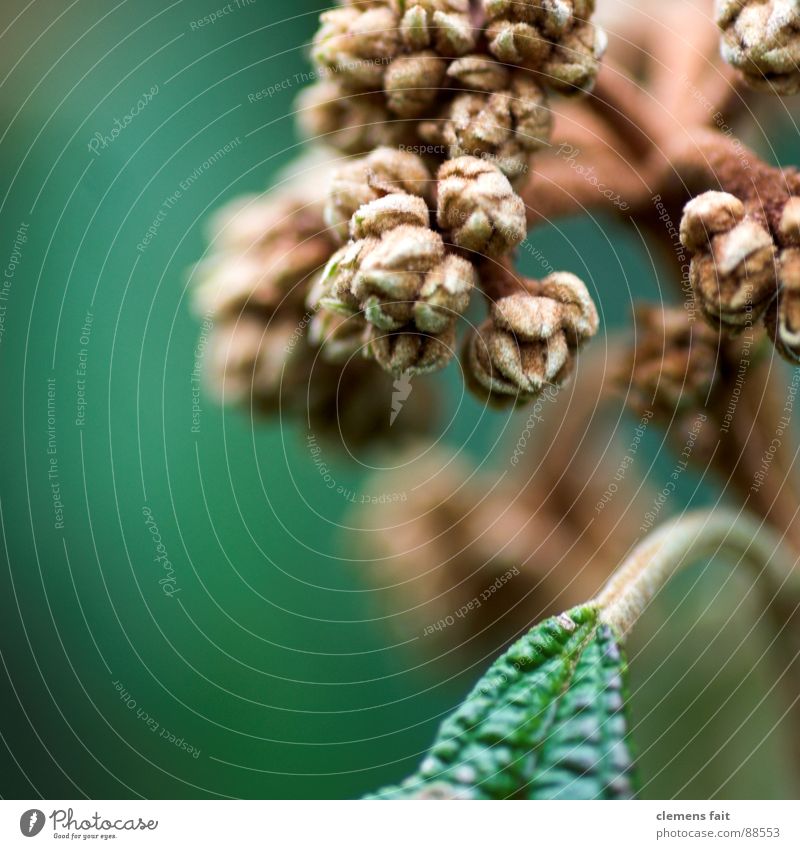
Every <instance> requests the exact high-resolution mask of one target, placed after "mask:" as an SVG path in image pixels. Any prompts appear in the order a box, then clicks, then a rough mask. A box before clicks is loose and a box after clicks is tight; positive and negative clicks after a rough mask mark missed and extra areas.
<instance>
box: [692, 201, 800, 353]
mask: <svg viewBox="0 0 800 849" xmlns="http://www.w3.org/2000/svg"><path fill="white" fill-rule="evenodd" d="M772 206H775V204H772ZM681 241H682V242H683V244H684V246H685V247H686V249H687V250H688V251H689V252H690V254H691V256H692V262H691V271H690V274H691V280H692V287H693V290H694V293H695V296H696V298H697V302H698V305H699V306H700V309H701V310H702V312H703V314H704V315H705V317H706V318H707V319H708V320H709V322H710V323H711V324H712V325H714V326H715V327H718V328H720V329H721V330H723V331H725V332H727V333H733V334H736V333H739V332H741V331H742V330H743V329H744V328H746V327H753V326H755V325H756V324H758V323H759V322H760V321H762V320H763V321H764V323H765V325H766V328H767V332H768V334H769V336H770V338H771V339H772V341H773V342H774V344H775V347H776V349H777V351H778V352H779V353H780V354H781V355H782V356H783V357H785V358H786V359H787V360H789V362H792V363H795V364H796V363H798V362H800V197H796V196H789V197H784V198H783V199H782V200H780V202H779V203H778V205H777V208H772V209H768V214H767V215H765V214H764V210H763V208H762V205H761V202H760V201H759V202H754V203H752V204H749V205H748V204H745V203H743V202H742V201H741V200H740V199H739V198H737V197H735V196H734V195H732V194H728V193H727V192H718V191H710V192H705V193H704V194H701V195H698V196H697V197H696V198H694V199H693V200H691V201H689V203H688V204H686V207H685V209H684V212H683V219H682V221H681Z"/></svg>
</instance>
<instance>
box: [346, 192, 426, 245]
mask: <svg viewBox="0 0 800 849" xmlns="http://www.w3.org/2000/svg"><path fill="white" fill-rule="evenodd" d="M429 224H430V213H429V212H428V204H427V203H425V201H424V200H423V199H422V198H420V197H417V196H416V195H409V194H406V193H405V192H396V193H394V194H390V195H386V196H385V197H382V198H378V199H377V200H373V201H370V202H369V203H366V204H364V205H363V206H360V207H359V208H358V209H357V210H356V211H355V212H354V213H353V217H352V218H351V219H350V236H351V238H353V239H367V238H375V239H377V238H379V237H380V236H382V235H383V234H384V233H386V232H388V231H389V230H394V229H395V228H396V227H403V226H406V225H407V226H411V227H417V228H423V229H427V227H428V225H429Z"/></svg>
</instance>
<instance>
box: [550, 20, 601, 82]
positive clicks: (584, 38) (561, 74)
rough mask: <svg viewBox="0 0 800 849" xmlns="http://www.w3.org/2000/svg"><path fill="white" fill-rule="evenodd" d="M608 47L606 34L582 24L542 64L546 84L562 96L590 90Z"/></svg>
mask: <svg viewBox="0 0 800 849" xmlns="http://www.w3.org/2000/svg"><path fill="white" fill-rule="evenodd" d="M607 46H608V38H607V36H606V34H605V31H604V30H602V29H600V28H599V27H595V26H593V25H592V24H589V23H586V24H580V25H577V26H575V27H573V28H572V30H570V31H569V32H568V33H567V34H566V35H564V36H563V37H562V38H561V39H560V40H559V42H558V43H557V44H556V46H555V47H554V48H553V50H552V52H551V53H550V55H549V56H548V57H547V59H546V60H545V61H544V63H543V64H542V74H543V75H544V76H545V79H546V81H547V84H548V85H549V86H551V87H552V88H554V89H556V90H557V91H559V92H561V93H562V94H577V93H580V92H584V91H589V90H591V88H592V86H593V85H594V81H595V80H596V79H597V72H598V71H599V70H600V60H601V59H602V58H603V54H604V53H605V51H606V47H607Z"/></svg>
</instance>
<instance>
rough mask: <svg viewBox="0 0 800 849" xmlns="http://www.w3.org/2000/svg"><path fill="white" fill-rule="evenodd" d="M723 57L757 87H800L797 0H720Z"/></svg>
mask: <svg viewBox="0 0 800 849" xmlns="http://www.w3.org/2000/svg"><path fill="white" fill-rule="evenodd" d="M716 15H717V24H718V25H719V27H720V29H721V30H722V45H721V48H722V57H723V58H724V59H725V61H726V62H728V63H729V64H730V65H733V67H734V68H737V69H738V70H739V71H740V72H741V73H742V75H743V76H744V78H745V80H746V81H747V82H748V83H749V84H750V85H751V86H752V87H753V88H757V89H765V90H770V91H773V92H775V93H776V94H782V95H787V94H796V93H797V92H798V91H800V6H799V5H798V4H797V2H796V1H795V0H717V8H716Z"/></svg>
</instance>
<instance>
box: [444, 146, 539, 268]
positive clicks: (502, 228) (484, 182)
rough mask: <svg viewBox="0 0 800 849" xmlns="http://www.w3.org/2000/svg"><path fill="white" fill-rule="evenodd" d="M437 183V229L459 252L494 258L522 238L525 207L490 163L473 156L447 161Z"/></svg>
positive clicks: (509, 249) (525, 227)
mask: <svg viewBox="0 0 800 849" xmlns="http://www.w3.org/2000/svg"><path fill="white" fill-rule="evenodd" d="M438 180H439V195H438V223H439V227H440V228H441V229H442V230H444V231H445V232H447V233H448V234H449V236H450V238H451V239H452V240H453V242H454V243H455V244H456V245H458V246H459V247H460V248H464V249H465V250H469V251H475V252H476V253H480V254H485V255H486V256H490V257H496V256H502V255H503V254H506V253H508V252H509V251H511V250H513V249H514V248H515V247H516V246H517V245H518V244H519V243H520V242H522V240H523V239H524V238H525V233H526V232H527V224H526V219H525V204H524V203H523V201H522V198H521V197H519V195H517V194H516V192H515V191H514V189H513V188H512V187H511V183H509V182H508V179H507V178H506V177H505V176H504V175H503V173H502V172H501V171H500V170H499V169H498V168H496V167H495V166H494V165H492V164H491V163H490V162H485V161H483V160H481V159H476V158H475V157H474V156H461V157H459V158H458V159H451V160H449V161H448V162H445V164H444V165H443V166H442V167H441V169H440V170H439V174H438Z"/></svg>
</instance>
